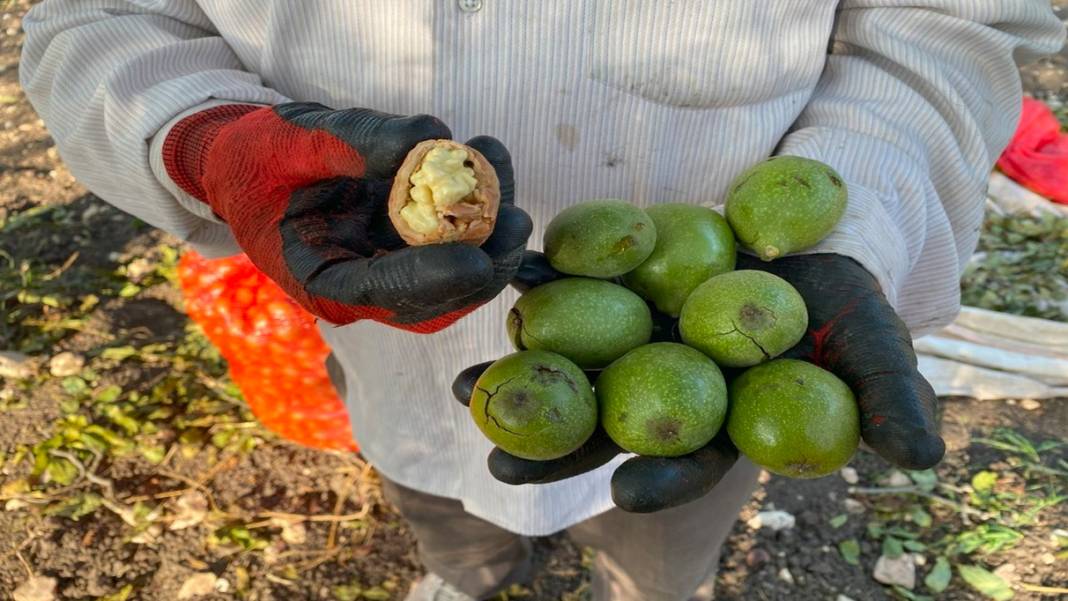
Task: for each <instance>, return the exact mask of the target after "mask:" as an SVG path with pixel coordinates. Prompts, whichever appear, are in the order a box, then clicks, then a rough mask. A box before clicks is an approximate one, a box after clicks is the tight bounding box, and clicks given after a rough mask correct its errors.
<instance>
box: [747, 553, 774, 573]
mask: <svg viewBox="0 0 1068 601" xmlns="http://www.w3.org/2000/svg"><path fill="white" fill-rule="evenodd" d="M770 560H771V555H769V554H768V552H767V551H765V550H764V549H761V548H759V547H757V548H756V549H752V550H750V551H749V552H748V553H746V554H745V565H747V566H749V568H750V569H753V570H758V569H760V568H761V567H763V565H764V564H766V563H768V561H770Z"/></svg>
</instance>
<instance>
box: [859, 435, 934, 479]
mask: <svg viewBox="0 0 1068 601" xmlns="http://www.w3.org/2000/svg"><path fill="white" fill-rule="evenodd" d="M864 441H865V442H866V443H868V446H870V447H871V448H872V450H874V451H875V452H876V453H878V454H879V456H881V457H882V458H883V459H886V460H887V461H889V462H890V463H893V464H894V465H896V466H897V467H900V468H903V469H907V470H925V469H928V468H931V467H934V466H936V465H938V463H939V462H940V461H942V458H943V457H944V456H945V454H946V443H945V441H944V440H942V437H941V436H939V435H937V434H933V433H931V432H929V431H927V430H922V429H921V430H919V431H917V432H913V433H904V434H903V433H901V432H893V433H889V432H887V433H886V434H885V435H884V434H883V433H882V432H878V433H876V432H872V431H868V432H865V436H864Z"/></svg>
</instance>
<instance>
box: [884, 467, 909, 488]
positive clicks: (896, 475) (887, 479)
mask: <svg viewBox="0 0 1068 601" xmlns="http://www.w3.org/2000/svg"><path fill="white" fill-rule="evenodd" d="M879 484H880V485H881V486H888V487H891V488H897V487H901V486H910V485H911V484H912V479H911V478H909V477H908V476H907V475H906V474H905V473H904V472H902V471H901V470H891V472H890V473H889V474H887V475H886V476H883V478H882V479H881V480H879Z"/></svg>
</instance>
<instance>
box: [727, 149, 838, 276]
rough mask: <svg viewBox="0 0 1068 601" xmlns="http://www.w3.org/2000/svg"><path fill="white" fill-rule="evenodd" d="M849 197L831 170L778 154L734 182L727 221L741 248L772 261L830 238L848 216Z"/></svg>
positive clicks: (728, 197)
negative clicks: (828, 236)
mask: <svg viewBox="0 0 1068 601" xmlns="http://www.w3.org/2000/svg"><path fill="white" fill-rule="evenodd" d="M846 198H847V193H846V185H845V182H844V181H842V178H841V176H839V175H838V173H836V172H835V170H834V169H832V168H831V167H829V166H827V165H825V164H823V163H821V162H819V161H814V160H812V159H805V158H801V157H794V156H780V157H775V158H773V159H769V160H767V161H764V162H763V163H760V164H759V165H756V166H755V167H752V168H750V169H749V170H747V171H745V172H743V173H742V174H741V175H739V176H738V178H737V179H735V180H734V182H732V183H731V186H730V193H729V194H728V195H727V206H726V214H727V221H729V222H730V224H731V228H732V229H733V230H734V235H735V236H737V237H738V241H739V242H741V243H742V245H743V246H745V247H746V248H748V249H749V250H751V251H753V252H754V253H756V254H757V256H759V257H760V258H761V259H763V260H765V261H771V260H773V259H775V258H777V257H781V256H782V255H785V254H787V253H792V252H797V251H800V250H805V249H806V248H811V247H813V246H815V245H816V244H818V243H819V242H820V240H823V239H824V238H826V237H827V234H830V233H831V230H833V229H834V227H835V226H836V225H838V222H839V221H840V220H841V219H842V215H844V214H845V209H846Z"/></svg>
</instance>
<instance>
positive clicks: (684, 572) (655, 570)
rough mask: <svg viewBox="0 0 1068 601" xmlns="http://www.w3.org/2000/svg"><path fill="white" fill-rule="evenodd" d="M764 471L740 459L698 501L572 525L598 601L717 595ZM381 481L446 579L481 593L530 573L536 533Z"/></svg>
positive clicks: (428, 561) (426, 559) (423, 554)
mask: <svg viewBox="0 0 1068 601" xmlns="http://www.w3.org/2000/svg"><path fill="white" fill-rule="evenodd" d="M758 475H759V469H758V468H756V467H755V466H753V464H752V463H750V462H749V461H747V460H746V459H745V458H742V459H739V460H738V463H737V464H735V466H734V467H733V468H732V469H731V470H730V471H729V472H727V475H726V476H725V477H724V478H723V480H722V481H720V483H719V484H718V485H717V486H716V487H715V488H714V489H713V490H712V492H710V493H709V494H707V495H705V496H704V497H703V498H701V499H698V500H697V501H694V502H692V503H688V504H686V505H683V506H680V507H675V508H673V509H668V510H665V511H661V512H658V513H651V514H635V513H627V512H624V511H622V510H619V509H613V510H611V511H608V512H606V513H603V514H601V515H598V516H596V517H593V518H590V519H588V520H586V521H585V522H582V523H580V524H576V525H575V526H572V527H571V528H568V530H567V532H568V534H569V535H570V536H571V539H572V540H573V541H575V543H576V544H578V545H582V546H589V547H592V548H593V549H594V550H596V551H597V555H596V558H595V560H594V565H593V587H592V588H593V599H594V601H687V600H698V599H700V600H702V601H704V600H708V599H711V598H712V581H713V579H714V578H715V573H716V567H717V565H718V563H719V554H720V547H721V546H722V544H723V541H724V540H726V538H727V534H728V533H729V532H730V529H731V526H733V525H734V522H735V520H736V519H737V516H738V512H739V510H741V508H742V506H743V505H745V503H746V502H747V501H748V500H749V496H750V494H752V492H753V489H754V488H755V487H756V483H757V476H758ZM382 481H383V489H384V492H385V495H386V498H387V499H388V500H389V501H390V502H392V503H393V504H394V505H395V506H396V507H397V508H398V509H399V510H400V512H401V515H403V516H404V518H405V519H406V520H407V521H408V524H409V526H410V527H411V529H412V531H413V532H414V533H415V538H416V539H417V540H418V542H419V556H420V558H421V559H422V561H423V564H424V565H425V566H426V568H427V570H429V571H431V572H434V573H436V574H438V575H439V576H441V577H442V578H443V579H444V580H445V581H446V582H448V583H450V584H452V585H453V586H455V587H457V588H458V589H460V590H462V591H464V592H465V593H467V594H469V595H471V596H472V597H475V598H478V599H481V598H484V597H488V596H490V595H493V594H494V593H496V592H498V591H500V590H501V589H503V588H506V587H508V586H510V585H511V584H512V583H515V582H522V581H524V580H526V579H527V578H529V577H530V576H531V575H532V574H531V573H530V571H531V545H530V541H529V540H526V539H525V538H523V537H521V536H519V535H517V534H514V533H512V532H509V531H507V530H504V529H502V528H499V527H497V526H495V525H493V524H490V523H489V522H486V521H485V520H482V519H481V518H477V517H475V516H473V515H471V514H469V513H467V512H465V511H464V509H463V506H462V504H461V503H460V502H459V501H456V500H453V499H446V498H444V497H438V496H434V495H428V494H426V493H422V492H418V491H415V490H412V489H410V488H406V487H403V486H401V485H399V484H396V483H394V482H390V481H389V480H388V479H386V478H383V480H382Z"/></svg>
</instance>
